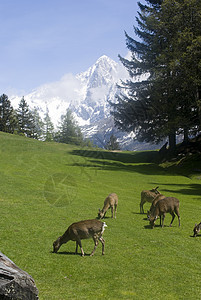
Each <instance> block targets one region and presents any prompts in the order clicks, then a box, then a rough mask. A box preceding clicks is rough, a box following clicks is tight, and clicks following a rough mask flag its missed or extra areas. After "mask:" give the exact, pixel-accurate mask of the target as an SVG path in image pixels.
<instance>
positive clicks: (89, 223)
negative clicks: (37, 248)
mask: <svg viewBox="0 0 201 300" xmlns="http://www.w3.org/2000/svg"><path fill="white" fill-rule="evenodd" d="M105 227H107V225H106V224H105V222H101V221H99V220H97V219H93V220H85V221H80V222H77V223H73V224H71V225H70V226H69V227H68V229H67V230H66V231H65V232H64V234H63V235H62V236H60V237H58V239H57V240H56V241H55V242H54V243H53V252H55V253H57V251H58V250H59V248H60V247H61V245H62V244H65V243H67V242H68V241H75V242H76V249H75V253H76V254H77V250H78V245H79V246H80V249H81V253H82V256H84V250H83V248H82V244H81V240H84V239H89V238H93V240H94V244H95V246H94V249H93V251H92V252H91V254H90V256H93V255H94V252H95V250H96V248H97V246H98V240H99V241H100V242H101V243H102V255H104V250H105V240H104V239H103V237H102V235H103V232H104V230H105Z"/></svg>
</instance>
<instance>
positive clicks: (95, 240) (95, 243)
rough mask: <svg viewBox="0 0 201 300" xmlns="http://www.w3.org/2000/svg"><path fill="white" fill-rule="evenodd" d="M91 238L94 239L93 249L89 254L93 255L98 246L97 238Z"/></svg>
mask: <svg viewBox="0 0 201 300" xmlns="http://www.w3.org/2000/svg"><path fill="white" fill-rule="evenodd" d="M93 240H94V249H93V251H92V252H91V254H90V256H93V255H94V252H95V250H96V248H97V246H98V238H97V237H93Z"/></svg>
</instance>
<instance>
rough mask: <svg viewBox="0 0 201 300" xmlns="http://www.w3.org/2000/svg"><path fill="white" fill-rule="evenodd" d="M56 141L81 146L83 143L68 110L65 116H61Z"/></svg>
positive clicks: (79, 131)
mask: <svg viewBox="0 0 201 300" xmlns="http://www.w3.org/2000/svg"><path fill="white" fill-rule="evenodd" d="M56 141H58V142H59V143H66V144H75V145H81V144H82V143H83V142H84V140H83V136H82V133H81V130H80V128H79V126H78V125H77V123H76V121H75V120H74V117H73V114H72V112H71V110H70V109H67V111H66V114H65V115H62V116H61V126H60V130H59V132H58V133H57V135H56Z"/></svg>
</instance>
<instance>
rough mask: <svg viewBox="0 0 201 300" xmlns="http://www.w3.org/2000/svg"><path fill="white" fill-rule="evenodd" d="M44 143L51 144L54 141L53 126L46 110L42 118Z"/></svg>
mask: <svg viewBox="0 0 201 300" xmlns="http://www.w3.org/2000/svg"><path fill="white" fill-rule="evenodd" d="M43 136H44V137H43V138H44V141H46V142H51V141H53V140H54V125H53V123H52V121H51V118H50V116H49V110H48V108H46V114H45V118H44V134H43Z"/></svg>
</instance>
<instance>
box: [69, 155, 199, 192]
mask: <svg viewBox="0 0 201 300" xmlns="http://www.w3.org/2000/svg"><path fill="white" fill-rule="evenodd" d="M71 154H72V155H75V156H80V157H84V158H86V161H85V162H84V163H80V162H79V161H77V162H76V160H74V162H73V164H72V166H79V167H82V168H84V169H85V170H86V169H87V168H94V169H96V170H103V169H104V170H108V171H125V172H136V173H140V174H144V175H161V176H164V175H165V176H173V175H176V174H177V172H176V171H175V173H172V172H169V170H168V169H167V168H166V169H165V168H163V167H161V166H160V165H159V164H158V158H159V155H158V152H157V151H141V152H132V153H130V152H129V153H123V152H109V151H104V150H102V151H101V150H97V151H96V150H85V149H83V150H73V151H72V152H71ZM175 170H176V169H175ZM180 171H181V170H180ZM178 175H179V176H181V175H183V176H187V175H186V174H178ZM153 184H156V185H159V186H160V189H161V191H162V192H163V193H164V194H165V193H166V192H167V193H170V195H172V193H177V194H178V193H181V194H183V195H192V196H195V195H196V196H197V195H199V196H200V195H201V184H198V183H197V184H196V183H192V184H172V183H171V184H163V183H161V184H160V183H159V182H157V183H153ZM163 186H166V187H167V188H165V189H163V188H162V187H163ZM168 186H176V187H177V189H176V190H173V189H171V188H168Z"/></svg>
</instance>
